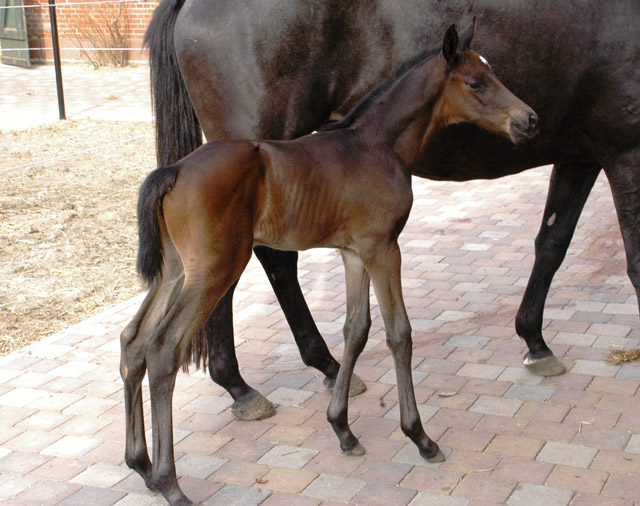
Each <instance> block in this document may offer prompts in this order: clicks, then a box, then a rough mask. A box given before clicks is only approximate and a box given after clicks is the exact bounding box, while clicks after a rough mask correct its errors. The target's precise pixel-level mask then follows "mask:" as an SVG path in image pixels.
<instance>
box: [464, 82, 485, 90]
mask: <svg viewBox="0 0 640 506" xmlns="http://www.w3.org/2000/svg"><path fill="white" fill-rule="evenodd" d="M467 84H468V85H469V88H471V89H472V90H479V89H480V86H482V83H481V82H480V81H471V82H468V83H467Z"/></svg>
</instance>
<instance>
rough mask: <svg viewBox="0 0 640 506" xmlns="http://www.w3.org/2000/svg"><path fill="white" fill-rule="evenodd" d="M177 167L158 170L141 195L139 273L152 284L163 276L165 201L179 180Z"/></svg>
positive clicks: (150, 178) (149, 178)
mask: <svg viewBox="0 0 640 506" xmlns="http://www.w3.org/2000/svg"><path fill="white" fill-rule="evenodd" d="M178 172H179V169H178V167H177V166H175V165H174V166H171V167H163V168H160V169H156V170H154V171H153V172H151V174H149V175H148V176H147V179H145V181H144V183H142V186H141V187H140V194H139V195H138V239H139V246H138V264H137V268H138V273H139V274H140V276H141V277H142V279H143V280H144V281H145V283H147V285H151V284H152V283H153V282H154V281H155V280H156V278H158V277H159V276H160V275H161V274H162V261H163V258H164V254H163V250H162V234H161V229H160V219H161V214H162V199H163V198H164V196H165V195H166V194H167V193H168V192H169V190H171V188H173V185H174V184H175V182H176V179H177V178H178Z"/></svg>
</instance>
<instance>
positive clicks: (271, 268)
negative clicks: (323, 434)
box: [253, 246, 367, 396]
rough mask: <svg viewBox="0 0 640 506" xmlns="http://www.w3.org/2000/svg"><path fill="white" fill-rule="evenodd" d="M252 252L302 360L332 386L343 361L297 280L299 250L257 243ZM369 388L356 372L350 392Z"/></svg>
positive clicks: (357, 392) (352, 394) (356, 392)
mask: <svg viewBox="0 0 640 506" xmlns="http://www.w3.org/2000/svg"><path fill="white" fill-rule="evenodd" d="M253 251H254V253H255V254H256V257H257V258H258V260H260V263H261V264H262V267H263V268H264V270H265V272H266V273H267V277H268V278H269V281H270V282H271V286H272V287H273V291H274V292H275V294H276V297H277V298H278V302H279V303H280V307H281V308H282V311H283V313H284V316H285V318H286V319H287V323H289V327H290V328H291V332H293V337H294V339H295V340H296V344H297V345H298V348H299V350H300V356H301V357H302V361H303V362H304V363H305V365H308V366H310V367H314V368H315V369H318V370H319V371H320V372H322V373H323V374H324V375H325V376H326V378H325V382H324V384H325V386H327V388H329V389H332V388H333V386H334V385H335V381H336V378H337V376H338V371H339V370H340V364H339V363H338V362H337V361H336V359H335V358H333V356H332V355H331V353H330V352H329V348H327V345H326V343H325V342H324V339H322V336H321V335H320V332H319V331H318V328H317V327H316V324H315V322H314V321H313V317H312V316H311V313H310V311H309V308H308V307H307V303H306V302H305V300H304V296H303V295H302V290H301V289H300V284H299V283H298V269H297V262H298V253H297V252H296V251H278V250H274V249H271V248H265V247H263V246H257V247H255V248H254V249H253ZM366 388H367V387H366V385H365V384H364V382H363V381H362V380H361V379H360V378H358V377H357V376H355V375H354V376H353V378H352V381H351V388H350V390H349V395H350V396H354V395H358V394H361V393H362V392H364V391H365V390H366Z"/></svg>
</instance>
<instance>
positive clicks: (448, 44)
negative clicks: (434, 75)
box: [442, 25, 460, 65]
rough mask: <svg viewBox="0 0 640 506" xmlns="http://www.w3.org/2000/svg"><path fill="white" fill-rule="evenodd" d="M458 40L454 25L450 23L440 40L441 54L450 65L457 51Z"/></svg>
mask: <svg viewBox="0 0 640 506" xmlns="http://www.w3.org/2000/svg"><path fill="white" fill-rule="evenodd" d="M459 40H460V39H459V38H458V32H457V31H456V25H451V26H450V27H449V28H448V29H447V31H446V33H445V34H444V39H443V41H442V55H443V56H444V59H445V61H446V62H447V65H451V64H452V63H453V61H454V60H455V57H456V54H457V53H458V42H459Z"/></svg>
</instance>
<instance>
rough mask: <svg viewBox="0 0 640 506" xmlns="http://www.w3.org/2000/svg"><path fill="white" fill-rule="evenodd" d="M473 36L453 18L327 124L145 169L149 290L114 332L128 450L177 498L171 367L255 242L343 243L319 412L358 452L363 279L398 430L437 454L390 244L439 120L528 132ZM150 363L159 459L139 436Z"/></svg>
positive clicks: (292, 246) (211, 148)
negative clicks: (340, 311)
mask: <svg viewBox="0 0 640 506" xmlns="http://www.w3.org/2000/svg"><path fill="white" fill-rule="evenodd" d="M472 35H473V29H472V30H470V34H469V35H468V36H466V37H463V39H464V40H463V41H462V42H461V43H460V42H459V38H458V34H457V32H456V29H455V26H451V27H450V28H449V29H448V30H447V32H446V34H445V36H444V40H443V47H442V50H441V51H438V52H436V53H432V54H423V55H420V56H419V57H416V58H415V59H413V60H412V61H410V62H407V63H406V64H405V65H403V67H402V68H401V69H399V70H398V72H397V74H396V76H395V78H394V79H391V80H389V81H388V82H386V83H383V84H382V85H380V86H379V87H377V88H376V89H374V91H372V92H371V93H370V94H369V95H368V96H367V97H366V98H365V99H364V100H363V101H362V102H361V103H360V104H359V105H358V106H356V108H355V109H354V110H352V111H351V112H350V113H349V114H348V115H347V116H346V117H345V118H344V119H343V120H341V121H340V122H338V123H337V124H334V125H332V126H331V127H330V130H328V131H324V132H320V133H317V134H315V135H309V136H306V137H302V138H300V139H297V140H294V141H280V142H275V141H274V142H267V141H249V140H235V141H219V142H215V143H209V144H206V145H204V146H202V147H201V148H199V149H198V150H196V151H194V152H193V153H192V154H190V155H189V156H187V157H185V158H184V159H182V160H181V161H179V162H178V163H176V164H174V165H172V166H170V167H166V168H161V169H158V170H155V171H154V172H152V173H151V174H150V175H149V177H148V178H147V180H146V181H145V182H144V184H143V185H142V188H141V190H140V199H139V202H138V220H139V232H140V249H139V253H138V270H139V272H140V274H141V275H142V277H143V278H144V280H145V281H146V282H147V283H149V285H150V290H149V294H148V295H147V298H146V299H145V301H144V302H143V304H142V307H141V308H140V310H139V311H138V313H137V314H136V316H135V317H134V318H133V321H132V322H131V323H130V324H129V326H128V327H127V328H126V329H125V330H124V331H123V333H122V337H121V347H122V359H121V374H122V379H123V381H124V385H125V407H126V427H127V438H126V454H125V458H126V462H127V464H128V465H129V466H130V467H132V468H133V469H135V470H136V471H137V472H138V473H140V475H142V477H143V478H144V479H145V482H146V484H147V486H148V487H150V488H154V489H157V490H159V491H160V492H161V493H162V494H163V495H164V497H165V498H166V499H167V500H168V501H169V502H170V503H171V504H190V501H189V499H188V498H187V497H186V496H185V495H184V494H183V492H182V490H181V489H180V487H179V485H178V480H177V477H176V471H175V464H174V456H173V436H172V431H173V430H172V418H171V404H172V394H173V388H174V384H175V378H176V374H177V371H178V369H179V367H180V366H181V365H183V364H184V363H186V362H187V361H188V360H189V358H190V356H191V355H192V354H194V349H193V347H195V346H200V345H199V344H198V343H199V342H200V341H199V339H195V337H196V334H197V333H198V331H200V330H201V328H202V326H203V325H204V323H205V322H206V320H207V318H208V317H209V315H210V314H211V312H212V311H213V309H214V308H215V306H216V304H217V302H218V300H219V299H220V298H221V297H222V296H223V295H224V293H225V292H226V291H227V289H228V288H229V287H230V286H231V285H232V283H234V282H235V281H236V280H237V279H238V278H239V277H240V274H241V273H242V271H243V270H244V268H245V267H246V265H247V262H248V261H249V258H250V256H251V251H252V247H253V245H254V244H261V245H265V246H270V247H272V248H277V249H283V250H304V249H308V248H314V247H335V248H339V249H340V252H341V254H342V258H343V262H344V266H345V272H346V288H347V318H346V322H345V325H344V337H345V348H344V356H343V360H342V366H341V367H340V372H339V374H338V378H337V381H336V386H335V389H334V392H333V395H332V398H331V403H330V404H329V408H328V411H327V417H328V420H329V422H330V423H331V425H332V427H333V429H334V430H335V432H336V434H337V436H338V439H339V441H340V447H341V448H342V450H343V451H344V452H346V453H351V454H356V455H361V454H362V453H364V449H363V448H362V446H361V445H360V443H359V442H358V440H357V438H356V437H355V436H354V435H353V433H352V432H351V430H350V428H349V425H348V420H347V403H348V391H349V383H350V381H351V375H352V373H353V369H354V365H355V362H356V359H357V358H358V356H359V355H360V353H361V352H362V349H363V347H364V345H365V343H366V340H367V337H368V331H369V327H370V325H371V318H370V314H369V282H370V280H371V282H372V283H373V287H374V290H375V293H376V297H377V300H378V303H379V306H380V310H381V312H382V317H383V320H384V325H385V329H386V334H387V344H388V346H389V348H390V349H391V353H392V354H393V358H394V362H395V368H396V375H397V384H398V395H399V403H400V415H401V427H402V430H403V432H404V433H405V434H406V435H407V436H408V437H409V438H410V439H411V440H412V441H413V442H414V443H415V444H416V445H417V447H418V449H419V451H420V454H421V455H422V456H423V457H424V458H425V459H428V460H431V461H441V460H443V459H444V456H443V454H442V452H441V451H440V449H439V448H438V445H437V444H436V443H435V442H433V441H432V440H431V439H430V438H429V437H428V436H427V434H426V433H425V431H424V429H423V427H422V423H421V421H420V416H419V414H418V410H417V406H416V400H415V396H414V392H413V384H412V379H411V352H412V350H411V347H412V344H411V327H410V325H409V320H408V318H407V313H406V310H405V306H404V301H403V298H402V289H401V283H400V268H401V265H400V264H401V261H400V250H399V247H398V242H397V239H398V235H399V234H400V232H401V230H402V228H403V227H404V225H405V222H406V221H407V218H408V216H409V211H410V209H411V204H412V192H411V173H412V170H413V167H414V165H415V163H416V162H417V160H418V159H419V158H420V156H421V155H422V153H423V151H424V149H425V147H426V145H427V143H428V142H429V139H430V138H431V136H432V135H433V133H434V132H435V131H436V129H438V128H441V127H443V126H445V125H449V124H452V123H457V122H463V121H469V122H473V123H475V124H477V125H478V126H480V127H482V128H486V129H488V130H491V131H494V132H496V133H498V134H501V135H504V136H506V137H508V138H510V139H511V140H512V141H513V142H514V143H515V142H519V141H521V140H523V139H525V138H528V137H531V136H533V135H534V134H535V131H536V123H537V117H536V115H535V113H534V112H533V111H532V110H531V108H529V107H528V106H527V105H526V104H524V103H523V102H522V101H520V100H519V99H518V98H516V97H515V96H514V95H513V94H512V93H511V92H509V91H508V90H507V89H506V88H505V87H504V86H503V85H502V84H501V83H500V81H499V80H498V78H497V77H496V75H495V74H494V72H493V71H492V70H491V67H490V66H489V64H488V63H487V62H486V61H485V60H484V59H483V58H482V57H481V56H479V55H478V54H477V53H474V52H473V51H471V50H470V49H469V43H470V40H471V38H472ZM200 351H201V350H200ZM198 355H199V353H198V350H196V352H195V356H198ZM205 355H206V354H205ZM145 368H148V369H149V387H150V396H151V414H152V427H153V430H152V434H153V466H152V465H151V462H150V460H149V456H148V453H147V447H146V441H145V436H144V420H143V410H142V396H141V386H140V385H141V381H142V378H143V376H144V374H145Z"/></svg>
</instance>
